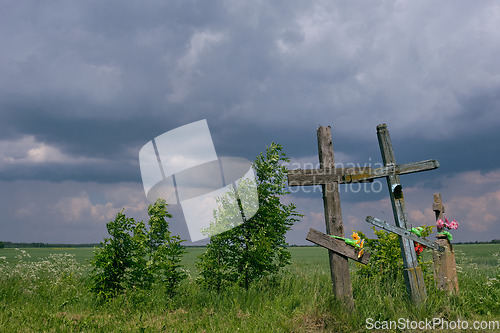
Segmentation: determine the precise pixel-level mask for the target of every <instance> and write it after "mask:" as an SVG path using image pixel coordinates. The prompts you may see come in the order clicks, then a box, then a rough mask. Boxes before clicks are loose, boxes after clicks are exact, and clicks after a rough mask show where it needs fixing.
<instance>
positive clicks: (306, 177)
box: [288, 167, 371, 186]
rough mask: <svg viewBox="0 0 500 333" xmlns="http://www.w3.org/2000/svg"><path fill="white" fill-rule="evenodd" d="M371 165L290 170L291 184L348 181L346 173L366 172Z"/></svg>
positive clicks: (303, 184) (301, 184)
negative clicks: (345, 178) (344, 178)
mask: <svg viewBox="0 0 500 333" xmlns="http://www.w3.org/2000/svg"><path fill="white" fill-rule="evenodd" d="M370 169H371V168H370V167H352V168H324V169H296V170H288V185H289V186H305V185H324V184H327V183H331V182H338V183H346V182H345V181H343V177H344V175H345V174H351V173H366V172H368V171H369V170H370Z"/></svg>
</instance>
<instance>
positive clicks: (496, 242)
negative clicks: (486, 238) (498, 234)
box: [453, 239, 500, 244]
mask: <svg viewBox="0 0 500 333" xmlns="http://www.w3.org/2000/svg"><path fill="white" fill-rule="evenodd" d="M453 244H500V239H494V240H492V241H491V242H478V241H475V242H458V243H455V242H454V243H453Z"/></svg>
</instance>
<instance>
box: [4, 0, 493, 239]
mask: <svg viewBox="0 0 500 333" xmlns="http://www.w3.org/2000/svg"><path fill="white" fill-rule="evenodd" d="M1 3H2V6H1V7H2V10H1V11H0V43H1V44H0V45H1V49H2V51H0V210H1V214H0V240H3V241H20V242H58V243H80V242H99V241H101V240H102V238H103V237H105V236H106V228H105V224H106V222H108V221H109V220H110V219H113V217H114V215H115V214H116V213H117V212H119V211H120V210H121V209H122V208H125V214H127V215H128V216H131V217H134V218H136V219H139V220H140V219H146V218H147V215H146V209H147V205H148V202H147V201H146V198H145V194H144V190H143V186H142V181H141V174H140V169H139V150H140V149H141V147H142V146H143V145H144V144H146V143H147V142H149V141H150V140H151V139H153V138H154V137H156V136H158V135H160V134H162V133H164V132H166V131H169V130H171V129H174V128H177V127H179V126H182V125H185V124H188V123H191V122H194V121H198V120H202V119H206V120H207V123H208V126H209V128H210V132H211V134H212V137H213V141H214V145H215V149H216V152H217V154H218V155H219V156H235V157H244V158H247V159H249V160H253V159H254V158H255V156H256V155H258V154H259V153H260V152H261V151H264V150H265V147H266V145H268V144H269V143H271V142H272V141H274V142H278V143H280V144H282V145H283V146H284V148H285V151H286V153H287V154H288V156H289V157H290V158H291V159H292V161H293V163H292V166H293V168H298V167H301V166H305V163H313V164H316V163H317V162H318V155H317V143H316V129H317V127H318V126H319V125H324V126H328V125H330V126H332V134H333V146H334V150H335V156H336V161H337V162H341V163H356V164H357V163H360V164H361V165H363V164H365V163H372V164H373V165H376V164H377V163H380V162H381V155H380V151H379V148H378V142H377V136H376V126H377V125H378V124H381V123H386V124H387V125H388V128H389V131H390V134H391V137H392V141H393V146H394V151H395V155H396V161H397V162H398V163H408V162H414V161H420V160H426V159H437V160H439V162H440V164H441V167H440V168H439V169H437V170H433V171H426V172H422V173H419V174H412V175H405V176H402V177H401V182H402V185H403V191H404V193H405V199H406V205H407V208H408V215H409V218H410V223H411V224H412V225H422V224H433V223H434V214H433V212H432V202H433V193H435V192H440V193H441V194H442V197H443V202H444V205H445V206H446V214H445V215H447V216H448V217H450V218H455V219H457V220H458V221H459V222H460V228H459V229H458V230H456V231H454V232H453V235H454V237H455V240H456V241H490V240H492V239H495V238H496V239H498V238H500V223H499V222H500V167H499V161H500V154H499V152H500V148H499V143H500V131H499V126H500V62H499V61H498V59H499V54H500V5H499V4H498V2H497V1H480V2H479V1H437V2H436V1H418V2H415V1H331V0H327V1H294V0H286V1H255V0H252V1H216V0H214V1H211V0H199V1H195V0H182V1H180V0H179V1H177V0H176V1H140V2H138V1H123V0H120V1H50V2H48V1H44V2H40V1H28V0H26V1H1ZM372 186H373V187H372ZM312 189H313V188H309V189H306V190H307V191H311V190H312ZM293 190H294V191H296V189H295V188H294V189H293ZM340 192H341V199H342V211H343V216H344V229H345V232H346V234H349V235H350V232H351V230H352V229H360V230H364V231H368V230H369V226H368V225H367V223H366V222H364V219H365V217H366V216H367V215H373V216H375V217H378V218H382V219H385V220H388V221H390V222H391V223H392V222H393V219H392V212H391V208H390V202H389V199H388V198H389V197H388V190H387V188H386V183H385V180H382V181H380V182H376V183H373V184H369V185H368V188H361V189H360V188H356V187H349V186H346V185H341V188H340ZM365 192H366V193H365ZM285 200H286V201H287V202H294V203H296V205H297V207H298V210H299V212H300V213H302V214H304V215H305V216H304V217H303V218H302V220H301V221H300V222H299V223H298V224H297V225H295V226H294V230H293V231H292V232H290V233H289V235H288V241H289V242H290V243H295V244H307V243H308V242H307V241H306V240H305V236H306V234H307V230H308V229H309V228H310V227H314V228H316V229H318V230H320V231H324V228H325V227H324V219H323V206H322V200H321V193H320V191H318V189H316V191H315V192H314V193H305V191H299V192H296V193H294V194H293V195H290V196H288V197H287V198H286V199H285ZM170 210H171V212H172V213H173V214H174V216H175V217H174V219H173V220H172V221H171V224H172V229H173V230H174V232H176V233H180V234H181V236H183V237H188V236H187V229H186V226H185V222H184V219H183V216H182V211H181V210H180V209H179V208H178V207H176V206H170Z"/></svg>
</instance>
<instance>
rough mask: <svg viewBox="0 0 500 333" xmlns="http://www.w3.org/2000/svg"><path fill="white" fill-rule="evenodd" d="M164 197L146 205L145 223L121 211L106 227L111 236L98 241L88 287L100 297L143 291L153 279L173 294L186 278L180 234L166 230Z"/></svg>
mask: <svg viewBox="0 0 500 333" xmlns="http://www.w3.org/2000/svg"><path fill="white" fill-rule="evenodd" d="M166 207H167V205H166V203H165V200H163V199H158V200H157V201H156V202H155V204H154V205H150V206H149V208H148V214H149V216H150V219H149V222H148V225H149V230H148V229H147V228H146V225H145V224H144V222H142V221H141V222H136V221H135V220H134V219H132V218H127V217H126V216H125V215H124V214H123V210H122V211H121V212H119V213H118V214H117V215H116V217H115V219H114V220H113V221H110V222H109V223H108V224H107V225H106V228H107V230H108V233H109V235H110V237H109V238H105V239H104V241H103V242H101V246H100V247H98V248H96V250H95V251H94V257H93V258H92V259H91V260H90V264H91V266H92V271H91V274H90V289H91V290H92V291H94V292H95V293H96V294H97V295H98V296H100V297H102V298H109V297H112V296H114V295H116V294H117V293H118V292H120V291H122V290H127V289H131V290H143V289H147V288H149V287H150V286H151V284H152V283H153V282H155V281H157V282H161V283H165V284H166V287H167V290H168V291H169V292H170V293H172V292H173V291H174V289H175V287H176V286H177V285H178V284H179V282H180V281H181V280H182V279H183V278H184V277H185V274H184V273H183V271H182V270H181V267H180V263H179V262H180V257H181V255H182V254H183V253H184V249H183V247H182V245H181V242H182V240H181V239H180V237H179V236H172V235H171V233H170V231H169V230H168V222H167V221H166V220H165V218H166V217H167V218H170V217H172V215H170V214H169V213H168V212H167V209H166Z"/></svg>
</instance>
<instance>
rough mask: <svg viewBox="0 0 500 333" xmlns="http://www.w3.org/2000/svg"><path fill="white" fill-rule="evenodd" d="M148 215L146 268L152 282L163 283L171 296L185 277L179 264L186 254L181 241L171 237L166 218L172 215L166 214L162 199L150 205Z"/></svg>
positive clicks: (176, 237) (165, 205)
mask: <svg viewBox="0 0 500 333" xmlns="http://www.w3.org/2000/svg"><path fill="white" fill-rule="evenodd" d="M148 215H149V216H150V218H149V222H148V224H149V231H148V234H147V236H148V237H147V242H148V246H149V248H148V250H149V253H148V254H149V261H148V267H149V270H150V272H151V273H152V274H153V278H154V280H155V281H158V282H161V283H163V284H164V285H165V286H166V289H167V291H168V292H169V293H170V294H172V293H173V292H174V290H175V288H176V287H177V285H178V284H179V283H180V281H181V280H182V279H184V278H185V277H186V274H185V272H184V270H182V267H181V264H180V261H181V257H182V255H183V254H184V253H185V252H186V251H185V249H184V247H183V246H182V245H181V243H182V242H183V240H182V239H181V238H180V237H179V236H173V235H172V233H171V232H170V230H169V224H168V222H167V219H166V218H171V217H172V215H171V214H169V213H168V211H167V204H166V203H165V200H164V199H158V200H157V201H156V203H155V204H154V205H150V206H149V208H148Z"/></svg>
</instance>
